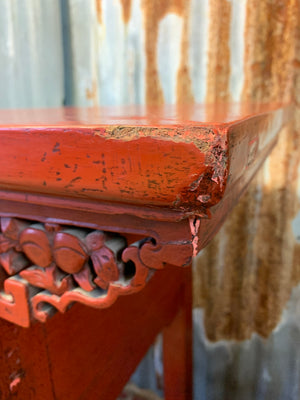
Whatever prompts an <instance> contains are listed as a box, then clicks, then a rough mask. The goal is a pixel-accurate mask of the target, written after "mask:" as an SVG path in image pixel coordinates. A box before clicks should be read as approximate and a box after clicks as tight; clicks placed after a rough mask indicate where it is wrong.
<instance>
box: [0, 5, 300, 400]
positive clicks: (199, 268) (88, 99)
mask: <svg viewBox="0 0 300 400" xmlns="http://www.w3.org/2000/svg"><path fill="white" fill-rule="evenodd" d="M52 3H53V4H52ZM62 3H66V4H67V7H63V6H62V7H61V14H62V20H63V21H64V36H63V40H62V38H61V36H60V35H61V33H60V28H58V29H55V28H54V27H55V26H57V25H56V24H57V21H59V20H60V19H59V18H60V17H59V13H60V10H57V11H55V13H56V14H55V15H56V16H57V18H55V22H53V23H51V25H50V22H49V25H50V28H49V26H48V24H46V25H45V23H43V24H42V26H41V27H37V28H36V29H37V30H36V31H34V32H33V38H34V37H40V36H39V35H40V32H42V31H43V32H45V31H47V32H51V33H49V34H48V33H47V35H46V36H45V38H46V39H45V40H47V41H48V40H49V41H50V43H52V44H53V43H54V45H51V44H49V46H50V47H49V46H47V47H46V46H44V48H45V49H46V48H47V51H46V54H45V53H42V54H41V53H40V52H39V51H40V50H39V47H35V49H36V50H33V48H34V47H33V45H34V42H32V41H28V42H26V41H25V42H24V41H23V40H22V48H21V49H20V51H21V52H20V53H19V51H18V52H14V49H17V48H20V46H19V47H17V43H18V42H19V41H20V42H21V39H19V37H21V29H22V30H23V29H24V31H25V32H27V34H28V35H29V33H28V31H29V27H30V26H31V25H30V24H28V23H26V21H27V18H28V17H27V16H28V15H29V14H30V12H32V11H30V10H33V9H34V7H37V3H36V2H33V1H31V2H27V4H26V5H25V6H23V4H22V6H20V5H19V4H18V6H17V5H16V4H17V3H16V2H5V1H1V3H0V5H1V14H0V18H1V21H2V19H3V21H4V22H1V28H2V35H1V36H0V52H1V57H0V63H1V74H0V75H1V99H0V105H1V107H2V108H4V107H25V106H33V105H37V104H39V105H46V106H49V105H60V104H62V101H63V100H62V99H63V97H64V95H63V87H62V78H61V77H62V64H61V62H62V61H61V60H62V58H61V56H60V55H59V56H58V53H57V51H58V49H61V46H62V43H64V63H65V70H64V77H65V99H66V103H67V104H74V105H81V106H84V105H93V104H102V105H105V104H111V105H118V104H124V103H141V104H143V103H148V104H159V103H162V102H163V101H172V102H174V103H179V102H188V101H191V100H192V99H195V100H196V101H198V102H199V101H204V100H207V101H214V100H221V99H225V100H228V99H232V100H236V101H239V100H247V101H249V100H251V101H266V102H268V101H281V100H284V101H287V100H289V99H294V100H295V102H296V105H297V107H298V108H297V113H296V116H295V121H296V122H293V121H291V125H290V128H289V130H285V132H283V135H282V138H281V141H280V143H279V144H278V146H277V148H276V149H275V152H274V153H273V155H272V156H271V157H270V158H269V160H268V162H267V163H266V165H265V167H264V170H263V171H262V172H261V173H260V175H259V176H258V177H257V178H256V179H255V181H254V182H253V183H252V184H251V186H250V188H249V191H248V194H246V195H245V196H244V197H243V199H241V202H240V204H239V205H238V206H237V208H236V209H235V210H234V211H233V213H232V217H231V218H230V219H228V221H227V222H226V225H225V226H224V228H223V229H222V231H221V232H220V233H219V234H218V236H217V237H216V239H215V240H214V241H213V243H212V244H211V245H210V246H209V247H208V248H207V250H205V251H204V252H203V253H202V254H201V256H200V257H199V259H198V260H197V261H196V262H195V271H194V292H195V306H196V307H199V306H201V307H202V308H203V309H204V313H203V314H201V316H199V315H198V316H196V317H195V319H199V320H200V319H202V318H203V320H204V324H203V327H204V331H203V332H205V335H206V336H207V337H208V338H209V339H210V340H213V341H217V342H216V343H218V341H221V340H230V341H232V340H248V341H247V342H242V343H241V345H240V347H239V346H238V345H237V347H236V350H235V352H236V353H235V354H236V357H238V356H239V355H241V360H244V359H245V358H244V357H242V354H243V351H242V348H241V347H242V346H243V343H244V345H245V346H248V345H249V346H250V348H251V349H253V354H255V357H256V356H257V357H258V355H259V354H261V352H262V349H266V348H268V352H267V353H265V352H263V354H264V357H265V358H264V359H263V358H261V359H260V358H258V359H259V360H260V361H257V363H260V365H263V364H264V363H267V360H269V359H272V357H275V354H277V351H279V349H280V347H282V346H283V343H284V347H285V348H286V353H285V355H286V359H285V360H286V364H285V365H292V366H293V374H294V376H295V380H294V381H290V382H291V385H292V384H293V382H296V381H297V378H299V376H300V372H299V371H300V367H299V363H298V361H297V358H296V357H297V355H296V352H295V354H294V352H293V349H294V348H295V346H294V345H293V342H296V339H295V338H297V337H298V336H297V332H298V330H299V327H298V326H295V321H294V320H291V319H286V320H285V322H284V324H285V325H284V326H282V332H285V333H284V334H282V336H281V339H280V340H277V339H274V335H276V332H277V331H276V327H278V324H279V322H280V320H281V317H282V315H283V312H284V311H283V310H285V309H286V310H287V311H286V312H287V313H288V314H289V315H291V313H292V311H291V309H290V308H289V309H287V308H286V307H287V301H288V299H289V298H290V296H291V293H292V290H293V288H295V287H297V285H298V286H299V274H300V272H299V270H300V245H299V242H298V241H297V231H298V230H297V229H298V224H299V222H297V221H299V219H297V215H298V213H299V198H300V190H299V187H300V183H299V182H300V180H299V171H300V167H299V142H300V138H299V129H300V111H299V104H300V98H299V96H300V76H299V65H300V55H299V29H298V33H297V32H296V29H297V27H299V15H300V12H299V2H297V0H280V1H275V0H274V1H266V0H263V1H258V0H246V1H241V2H237V1H235V0H232V1H228V0H223V1H222V0H219V1H217V0H216V1H212V0H205V1H204V0H201V1H200V0H191V1H189V2H185V1H175V0H174V1H170V0H167V1H160V2H156V1H146V0H143V1H142V0H132V1H131V4H130V2H129V1H128V2H126V1H121V0H120V1H119V0H114V1H105V0H96V1H92V0H90V1H85V0H81V1H80V0H69V1H68V2H62ZM238 3H239V4H238ZM241 3H243V4H241ZM33 4H35V5H34V6H33ZM45 4H47V6H45V7H54V8H55V7H56V2H51V4H50V2H49V1H48V2H45ZM43 7H44V6H43ZM17 8H20V11H19V10H17V12H18V13H19V12H20V13H21V12H23V11H22V10H27V11H26V13H25V12H24V13H23V14H21V16H20V19H21V20H22V21H23V22H24V25H22V26H20V25H19V26H18V29H17V28H16V22H11V23H7V21H16V20H17V19H13V18H12V15H13V10H14V9H17ZM25 14H26V15H25ZM51 15H52V14H51ZM170 16H171V18H173V16H174V17H176V18H177V20H178V21H179V20H180V21H181V23H180V26H181V28H180V30H182V33H180V35H179V34H178V30H179V29H178V27H176V25H175V23H167V24H165V26H163V24H164V23H165V22H164V21H166V19H168V18H170ZM243 21H244V22H243ZM110 24H111V26H110ZM162 29H165V31H164V37H165V38H170V39H168V40H169V41H171V40H172V39H171V38H172V37H173V36H174V37H176V46H175V49H176V50H174V51H176V54H173V55H172V59H170V60H168V51H166V52H165V58H164V51H160V52H159V46H161V44H159V43H160V41H159V40H160V39H159V37H160V31H161V30H162ZM175 30H176V32H175ZM14 32H15V33H14ZM108 32H109V33H108ZM186 32H188V33H186ZM31 34H32V32H31ZM80 35H81V36H80ZM179 36H180V38H179ZM31 37H32V36H31ZM84 37H85V38H86V39H85V40H83V38H84ZM87 38H88V39H87ZM179 40H180V41H181V43H180V44H179ZM58 42H59V43H58ZM53 46H54V47H55V48H53ZM163 46H164V47H163V48H164V49H168V48H171V47H172V49H173V48H174V46H173V44H172V43H170V44H168V43H164V44H163ZM168 46H169V47H168ZM70 48H71V49H72V51H70V50H69V49H70ZM59 51H61V50H59ZM30 52H32V53H34V54H33V55H34V57H33V58H32V57H31V58H30V59H31V61H32V63H29V62H28V59H27V54H30ZM35 52H37V54H36V53H35ZM177 52H178V53H177ZM296 52H297V53H296ZM54 53H55V54H56V56H55V57H51V60H50V59H49V56H50V54H54ZM18 54H19V55H22V56H21V57H22V58H21V57H18ZM183 55H184V57H183ZM42 58H43V59H44V60H45V66H44V67H43V68H44V71H49V73H47V81H46V87H47V90H45V86H44V84H41V83H40V82H41V81H40V80H39V78H37V77H38V76H39V75H38V74H36V69H37V66H38V60H40V59H42ZM21 59H22V64H21V62H20V60H21ZM46 60H48V62H47V63H46ZM172 60H175V62H176V65H175V66H174V64H173V63H172ZM49 61H51V63H50V64H49ZM46 64H47V65H46ZM48 65H52V68H51V71H50V70H49V69H48V68H49V67H48ZM162 66H163V67H162ZM234 66H235V68H234ZM79 67H80V68H79ZM159 68H164V76H168V77H169V75H168V73H169V74H170V76H172V79H170V78H169V79H168V80H167V81H166V80H164V81H163V82H162V79H164V78H162V74H161V73H160V72H159ZM16 70H17V71H20V73H19V74H20V75H18V74H17V75H15V71H16ZM53 71H54V72H53ZM180 71H181V72H180ZM50 72H51V73H50ZM52 73H53V74H52ZM13 76H16V77H18V76H19V77H20V80H18V79H17V78H16V79H13V78H12V77H13ZM49 76H50V77H51V78H52V79H48V78H49ZM179 76H180V79H179V78H177V77H179ZM32 77H35V78H34V79H32ZM56 77H58V78H57V79H56ZM174 77H176V80H175V78H174ZM50 82H51V84H50ZM36 83H37V84H38V88H36V87H35V86H34V85H35V84H36ZM31 89H34V90H31ZM32 93H37V97H36V99H38V100H37V101H38V103H35V102H34V101H33V100H32ZM165 93H170V95H167V94H165ZM48 97H49V98H50V100H49V101H48V100H47V99H48ZM266 281H267V282H268V284H266ZM276 291H277V292H278V296H277V293H276V296H274V293H275V292H276ZM293 293H294V292H293ZM299 301H300V296H299V293H298V292H297V289H295V294H293V302H294V303H293V304H295V306H296V305H297V304H299ZM215 302H216V303H215ZM214 303H215V304H216V305H215V306H214ZM217 305H219V306H220V308H219V309H218V308H217ZM233 310H234V312H233ZM291 331H293V332H295V335H296V336H293V335H291V333H289V332H291ZM255 332H257V333H259V334H260V335H263V336H265V337H269V341H268V343H267V344H264V343H265V342H261V344H260V345H259V346H257V345H256V339H255V338H253V336H252V335H253V334H254V333H255ZM274 332H275V333H274ZM277 337H278V336H277ZM249 338H250V339H249ZM251 338H252V339H251ZM201 343H202V342H201ZM222 343H223V342H222ZM224 343H225V346H227V344H226V342H224ZM247 343H248V344H247ZM199 346H200V344H199ZM251 346H253V347H251ZM196 351H197V350H196ZM251 351H252V350H251ZM206 354H207V355H208V356H209V358H208V361H207V362H209V363H211V365H213V362H214V361H213V360H215V358H216V359H219V360H220V358H221V357H222V354H223V350H222V349H221V348H220V347H216V351H215V353H214V354H212V353H210V352H209V351H207V353H206ZM247 354H248V353H247ZM272 354H273V356H272ZM253 357H254V356H253ZM255 357H254V358H255ZM246 359H247V357H246ZM241 363H242V364H241V365H242V366H243V367H244V366H245V365H246V364H247V360H246V361H245V362H244V363H243V361H241ZM253 365H256V364H255V360H254V361H253ZM211 368H212V369H213V367H211ZM254 369H255V368H254ZM226 370H228V371H229V372H228V374H231V377H232V382H233V381H234V384H235V387H237V388H242V387H243V385H244V381H243V379H242V377H241V376H240V375H239V374H238V371H237V369H236V368H235V367H234V366H233V365H232V364H226V365H224V366H223V367H222V368H221V372H222V373H223V375H222V373H221V375H218V378H217V373H216V372H212V373H213V375H210V376H211V377H212V379H213V380H214V381H216V380H217V379H218V382H219V386H218V385H217V387H216V388H211V389H210V392H208V393H210V397H211V398H212V399H213V398H216V399H217V398H218V396H219V397H220V396H222V395H223V394H224V391H225V392H226V390H229V386H230V385H226V383H225V382H228V375H225V371H226ZM261 371H263V369H262V370H261ZM248 375H250V376H251V379H253V380H254V379H257V374H256V372H255V371H254V370H252V369H251V370H249V374H248ZM266 376H268V375H266ZM270 376H271V377H273V376H274V378H272V379H271V380H268V379H265V380H264V386H262V388H261V389H260V390H261V391H256V390H255V389H253V391H252V392H251V393H252V394H253V396H255V394H257V393H261V394H260V396H262V397H259V395H258V394H257V398H263V396H264V393H267V392H268V393H269V392H270V393H271V394H272V392H271V389H270V387H271V386H272V382H274V381H276V382H284V381H285V376H284V374H283V373H282V374H280V371H278V373H277V375H272V374H271V375H270ZM203 379H204V378H203ZM251 379H250V380H251ZM299 381H300V378H299V379H298V382H299ZM282 384H283V383H282ZM295 385H296V384H295ZM230 387H232V386H230ZM224 388H225V389H224ZM226 388H227V389H226ZM232 390H233V389H232ZM284 390H286V391H287V390H288V389H284ZM297 390H298V389H297V388H296V386H295V392H297ZM286 391H285V392H282V391H279V392H278V393H279V394H278V397H277V398H278V399H279V398H284V396H285V395H284V393H285V394H286V393H287V392H286ZM198 393H199V392H198ZM227 393H228V392H227ZM234 393H236V394H235V395H236V396H237V397H236V398H239V395H240V397H241V393H240V392H239V391H238V389H236V392H234V390H233V391H232V392H230V398H234ZM271 394H269V395H268V396H269V398H270V399H275V398H276V396H275V394H274V392H273V397H272V396H271ZM244 395H245V393H243V396H244ZM199 396H200V395H199ZM201 396H202V395H201ZM266 396H267V395H266ZM280 396H283V397H280ZM295 396H296V395H295ZM223 397H224V396H223ZM285 397H286V396H285ZM199 398H201V399H202V398H205V397H199ZM265 398H268V397H265ZM294 398H296V397H294Z"/></svg>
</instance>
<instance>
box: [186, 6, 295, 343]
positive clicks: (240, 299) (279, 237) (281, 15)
mask: <svg viewBox="0 0 300 400" xmlns="http://www.w3.org/2000/svg"><path fill="white" fill-rule="evenodd" d="M247 7H248V8H247V19H246V33H245V46H246V52H245V85H244V91H243V95H242V97H243V100H246V101H266V102H270V101H277V102H280V101H282V100H284V101H289V100H293V99H295V103H296V105H297V111H296V114H295V121H291V122H290V124H289V126H287V127H286V128H285V129H284V130H283V131H282V132H281V135H280V138H279V142H278V144H277V146H276V147H275V148H274V150H273V152H272V154H271V155H270V157H269V159H268V164H267V167H265V169H266V171H267V175H268V178H266V175H265V174H264V172H263V171H262V170H260V172H259V174H258V176H257V177H256V178H255V180H254V181H253V182H252V184H251V185H250V188H249V189H248V192H247V193H246V195H245V196H244V197H243V198H242V199H241V201H240V202H239V204H238V205H237V207H236V208H235V210H234V211H233V212H232V214H231V215H230V216H229V218H228V219H227V221H226V223H225V225H224V227H223V228H222V230H221V232H220V233H219V234H218V235H217V236H216V238H215V239H214V240H213V241H212V242H211V244H210V245H209V246H208V247H207V248H206V249H205V250H204V251H203V252H202V255H201V256H200V257H199V259H198V261H197V264H196V266H195V274H194V293H195V305H196V306H199V307H203V308H204V311H205V313H204V324H205V328H206V334H207V337H208V339H210V340H212V341H218V340H223V339H225V340H245V339H249V338H250V337H251V335H252V334H253V333H254V332H256V333H258V334H260V335H261V336H263V337H268V336H269V335H270V333H271V332H272V331H273V330H274V329H275V328H276V326H278V323H279V322H280V320H281V317H282V312H283V310H284V308H285V307H286V304H287V301H288V300H289V298H290V295H291V291H292V289H293V288H294V287H295V286H296V285H298V284H299V283H300V245H299V243H297V242H296V240H295V238H294V236H293V232H292V227H291V222H292V220H293V219H294V217H295V216H296V214H297V212H298V211H299V199H298V195H297V184H298V182H299V178H300V177H299V176H298V171H299V166H300V154H299V147H300V107H299V101H298V100H299V98H298V97H297V96H299V92H300V90H299V88H300V74H299V67H298V65H299V59H300V49H299V43H300V42H299V31H298V36H297V35H296V32H297V25H299V22H297V18H299V15H300V13H299V9H298V4H297V2H296V1H294V0H287V1H278V2H267V1H259V0H249V1H248V4H247ZM297 45H298V49H297V52H296V48H297ZM217 49H218V47H217V46H216V47H215V51H217ZM210 51H211V52H212V51H213V49H211V50H210ZM225 74H226V71H225ZM217 79H218V78H216V80H217Z"/></svg>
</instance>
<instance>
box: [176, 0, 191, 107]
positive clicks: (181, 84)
mask: <svg viewBox="0 0 300 400" xmlns="http://www.w3.org/2000/svg"><path fill="white" fill-rule="evenodd" d="M190 6H191V2H190V0H187V1H186V6H185V9H184V14H183V18H184V19H183V33H182V40H181V60H180V66H179V69H178V73H177V88H176V95H177V104H188V103H194V101H195V99H194V95H193V90H192V82H191V78H190V72H189V62H188V60H189V54H188V49H189V37H188V35H189V11H190Z"/></svg>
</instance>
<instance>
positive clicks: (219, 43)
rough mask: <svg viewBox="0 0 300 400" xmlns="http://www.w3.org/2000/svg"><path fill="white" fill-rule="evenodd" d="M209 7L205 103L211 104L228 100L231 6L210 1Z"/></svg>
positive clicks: (219, 0) (217, 1)
mask: <svg viewBox="0 0 300 400" xmlns="http://www.w3.org/2000/svg"><path fill="white" fill-rule="evenodd" d="M209 7H210V8H209V49H208V59H209V62H208V68H207V83H206V87H207V94H206V102H208V103H213V102H215V101H228V100H229V75H230V49H229V37H230V19H231V4H230V2H229V1H228V0H211V1H210V6H209Z"/></svg>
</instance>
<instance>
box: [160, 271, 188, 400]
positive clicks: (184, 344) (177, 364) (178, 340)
mask: <svg viewBox="0 0 300 400" xmlns="http://www.w3.org/2000/svg"><path fill="white" fill-rule="evenodd" d="M191 275H192V271H191V267H189V268H187V270H186V279H185V284H184V285H183V288H182V305H181V307H180V309H179V311H178V313H177V314H176V316H175V318H174V319H173V321H172V322H171V324H170V325H168V326H167V327H166V328H165V329H164V331H163V359H164V393H165V400H191V399H192V397H193V395H192V393H193V383H192V382H193V380H192V369H193V368H192V367H193V359H192V279H191V278H192V276H191Z"/></svg>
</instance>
